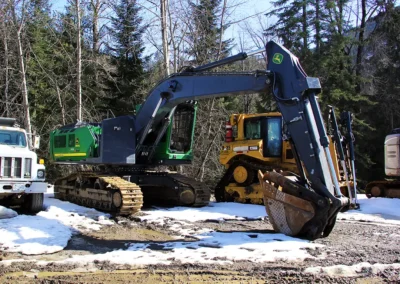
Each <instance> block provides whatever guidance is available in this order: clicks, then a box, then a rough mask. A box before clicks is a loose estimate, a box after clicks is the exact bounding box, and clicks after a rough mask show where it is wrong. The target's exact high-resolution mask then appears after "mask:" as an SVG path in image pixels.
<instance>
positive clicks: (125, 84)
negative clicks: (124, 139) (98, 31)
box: [108, 0, 147, 115]
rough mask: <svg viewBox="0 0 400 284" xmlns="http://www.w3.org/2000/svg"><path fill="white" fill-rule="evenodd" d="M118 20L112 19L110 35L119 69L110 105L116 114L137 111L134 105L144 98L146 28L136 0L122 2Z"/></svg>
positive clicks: (112, 52)
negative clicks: (143, 39)
mask: <svg viewBox="0 0 400 284" xmlns="http://www.w3.org/2000/svg"><path fill="white" fill-rule="evenodd" d="M114 9H115V14H116V16H115V17H112V19H111V25H112V27H111V28H110V30H109V31H110V35H111V42H112V43H114V45H112V46H108V48H109V53H110V55H111V56H112V57H113V63H114V64H116V66H117V77H116V78H115V82H116V83H115V84H113V86H112V87H111V89H110V92H109V99H108V105H109V106H113V110H114V113H115V114H116V115H117V114H127V113H128V112H131V113H132V112H133V110H134V106H135V105H136V104H139V103H141V102H142V99H143V80H144V69H143V65H144V64H145V63H146V61H147V58H143V51H144V49H145V48H144V45H143V41H142V35H143V33H144V32H145V29H146V28H147V27H146V26H144V25H142V17H141V16H140V10H141V9H140V8H139V7H138V4H137V2H136V0H120V1H118V2H117V4H116V5H115V6H114Z"/></svg>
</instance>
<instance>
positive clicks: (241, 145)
mask: <svg viewBox="0 0 400 284" xmlns="http://www.w3.org/2000/svg"><path fill="white" fill-rule="evenodd" d="M238 155H245V156H247V157H249V158H251V159H256V160H258V161H264V162H265V161H271V162H275V163H282V162H284V163H291V164H293V165H294V164H295V160H294V157H293V154H292V153H291V149H290V144H289V142H287V141H284V140H283V136H282V116H281V114H280V113H278V112H271V113H259V114H233V115H231V117H230V118H229V121H228V122H227V123H226V135H225V143H224V144H223V146H222V151H221V152H220V162H221V164H223V165H225V166H226V167H229V164H230V163H231V162H232V161H233V160H234V159H236V158H238Z"/></svg>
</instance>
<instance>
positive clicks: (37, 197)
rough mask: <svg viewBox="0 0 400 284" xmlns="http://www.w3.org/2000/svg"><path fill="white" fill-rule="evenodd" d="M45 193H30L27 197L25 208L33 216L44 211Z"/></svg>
mask: <svg viewBox="0 0 400 284" xmlns="http://www.w3.org/2000/svg"><path fill="white" fill-rule="evenodd" d="M43 198H44V197H43V193H29V194H27V195H26V196H25V200H24V204H23V208H24V209H25V210H26V211H27V212H28V213H31V214H36V213H38V212H40V211H41V210H42V209H43Z"/></svg>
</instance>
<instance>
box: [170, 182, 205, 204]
mask: <svg viewBox="0 0 400 284" xmlns="http://www.w3.org/2000/svg"><path fill="white" fill-rule="evenodd" d="M170 176H171V178H173V179H174V180H176V181H177V182H179V183H180V185H181V187H182V188H185V189H188V190H192V191H193V192H194V196H195V199H194V202H193V204H192V205H191V206H193V207H202V206H207V205H208V203H209V202H210V197H211V190H210V188H209V187H208V186H206V185H205V184H204V183H201V182H198V181H196V180H195V179H193V178H189V177H185V176H183V175H181V174H172V175H170Z"/></svg>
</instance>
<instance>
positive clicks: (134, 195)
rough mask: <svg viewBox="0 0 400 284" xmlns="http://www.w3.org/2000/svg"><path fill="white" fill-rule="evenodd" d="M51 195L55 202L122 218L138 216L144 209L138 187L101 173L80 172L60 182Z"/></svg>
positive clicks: (56, 183)
mask: <svg viewBox="0 0 400 284" xmlns="http://www.w3.org/2000/svg"><path fill="white" fill-rule="evenodd" d="M54 192H55V198H57V199H60V200H65V201H69V202H72V203H74V204H78V205H83V206H86V207H90V208H95V209H99V210H103V211H108V212H111V213H115V214H118V215H123V216H126V215H131V214H135V213H137V212H139V211H140V209H141V208H142V205H143V195H142V191H141V189H140V187H139V186H138V185H136V184H134V183H131V182H129V181H127V180H125V179H123V178H121V177H119V176H116V175H110V174H104V173H95V172H79V173H75V174H71V175H69V176H67V177H64V178H60V179H58V180H57V181H56V182H55V185H54Z"/></svg>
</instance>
